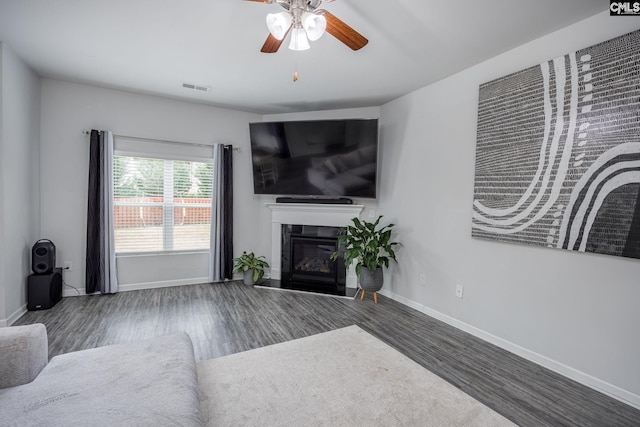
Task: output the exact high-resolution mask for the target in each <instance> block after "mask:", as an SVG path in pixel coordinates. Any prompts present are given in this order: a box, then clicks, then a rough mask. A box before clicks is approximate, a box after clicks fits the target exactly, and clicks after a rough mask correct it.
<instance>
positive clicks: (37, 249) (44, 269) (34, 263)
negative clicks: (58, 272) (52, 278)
mask: <svg viewBox="0 0 640 427" xmlns="http://www.w3.org/2000/svg"><path fill="white" fill-rule="evenodd" d="M54 268H56V245H54V244H53V242H52V241H51V240H49V239H40V240H38V241H37V242H36V244H35V245H33V248H31V270H33V273H34V274H49V273H52V272H53V269H54Z"/></svg>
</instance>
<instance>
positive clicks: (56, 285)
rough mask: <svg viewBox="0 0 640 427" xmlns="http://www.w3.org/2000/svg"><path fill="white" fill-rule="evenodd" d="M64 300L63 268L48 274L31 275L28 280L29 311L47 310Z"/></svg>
mask: <svg viewBox="0 0 640 427" xmlns="http://www.w3.org/2000/svg"><path fill="white" fill-rule="evenodd" d="M61 298H62V268H56V269H55V270H54V271H53V272H52V273H48V274H30V275H29V277H28V279H27V310H30V311H34V310H46V309H48V308H51V307H53V306H54V305H56V304H57V303H58V301H60V299H61Z"/></svg>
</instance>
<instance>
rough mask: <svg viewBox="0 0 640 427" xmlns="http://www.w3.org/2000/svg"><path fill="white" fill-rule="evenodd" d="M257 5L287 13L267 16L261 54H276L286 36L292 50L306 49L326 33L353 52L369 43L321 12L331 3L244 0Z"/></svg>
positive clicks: (327, 13) (321, 1)
mask: <svg viewBox="0 0 640 427" xmlns="http://www.w3.org/2000/svg"><path fill="white" fill-rule="evenodd" d="M247 1H254V2H259V3H278V4H279V5H280V6H282V7H283V8H284V9H285V10H286V12H280V13H270V14H268V15H267V27H268V28H269V36H268V37H267V40H266V41H265V42H264V45H263V46H262V49H260V52H263V53H275V52H277V51H278V49H279V48H280V45H281V44H282V42H283V41H284V39H285V37H286V36H287V34H289V33H291V42H290V44H289V49H291V50H307V49H309V47H310V46H309V40H311V41H315V40H317V39H319V38H320V37H321V36H322V34H324V33H325V31H326V32H327V33H329V34H331V35H332V36H334V37H335V38H337V39H338V40H340V41H341V42H342V43H344V44H345V45H347V46H348V47H350V48H351V49H353V50H358V49H362V48H363V47H364V46H366V44H367V43H369V40H367V39H366V38H365V37H363V36H362V34H360V33H358V32H357V31H356V30H354V29H353V28H351V27H350V26H348V25H347V24H345V23H344V22H343V21H341V20H340V19H338V18H336V17H335V16H334V15H332V14H331V13H329V12H328V11H326V10H324V9H318V7H319V6H320V5H321V4H322V3H329V2H332V1H334V0H247Z"/></svg>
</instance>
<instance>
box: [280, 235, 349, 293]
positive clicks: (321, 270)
mask: <svg viewBox="0 0 640 427" xmlns="http://www.w3.org/2000/svg"><path fill="white" fill-rule="evenodd" d="M337 250H338V242H337V240H336V239H332V238H317V237H305V236H292V237H291V261H292V266H291V267H292V274H291V278H292V279H293V280H304V281H311V282H316V283H331V284H335V283H336V282H337V272H338V270H337V269H336V261H332V260H331V255H332V254H333V253H334V252H335V251H337Z"/></svg>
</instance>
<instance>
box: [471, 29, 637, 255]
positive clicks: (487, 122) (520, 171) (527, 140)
mask: <svg viewBox="0 0 640 427" xmlns="http://www.w3.org/2000/svg"><path fill="white" fill-rule="evenodd" d="M472 236H474V237H478V238H485V239H491V240H497V241H501V242H513V243H524V244H530V245H537V246H546V247H551V248H562V249H568V250H574V251H582V252H595V253H602V254H609V255H616V256H625V257H632V258H640V30H638V31H634V32H632V33H629V34H626V35H623V36H620V37H617V38H615V39H612V40H608V41H605V42H603V43H600V44H597V45H595V46H591V47H588V48H585V49H582V50H579V51H576V52H571V53H568V54H566V55H564V56H562V57H559V58H555V59H552V60H550V61H546V62H543V63H542V64H540V65H537V66H535V67H531V68H528V69H525V70H522V71H520V72H516V73H513V74H510V75H508V76H505V77H502V78H499V79H497V80H493V81H490V82H487V83H485V84H482V85H481V86H480V97H479V104H478V133H477V145H476V169H475V188H474V200H473V220H472Z"/></svg>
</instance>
